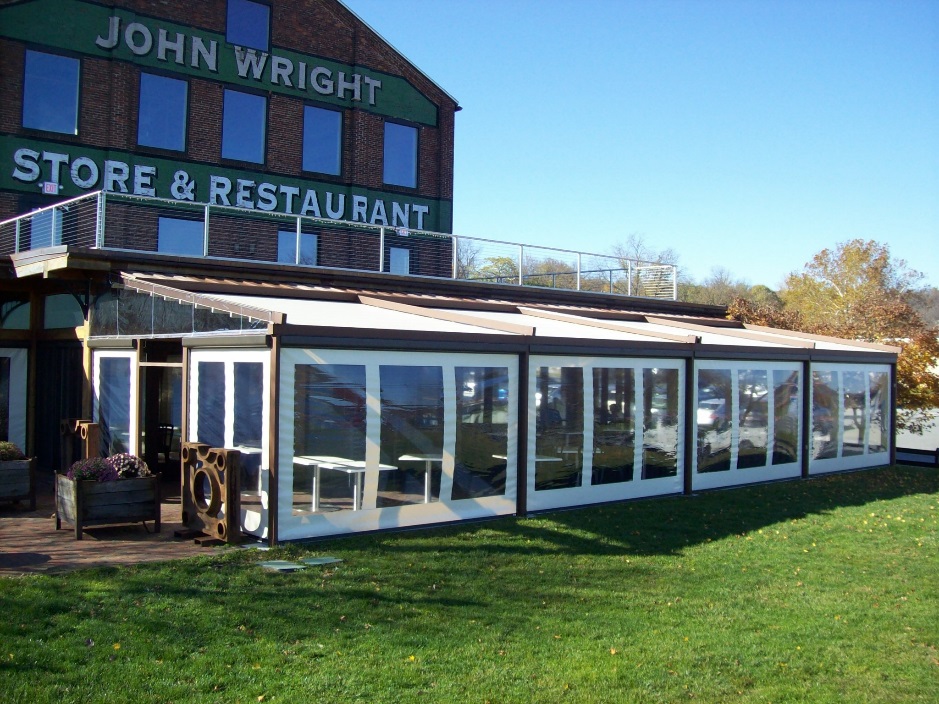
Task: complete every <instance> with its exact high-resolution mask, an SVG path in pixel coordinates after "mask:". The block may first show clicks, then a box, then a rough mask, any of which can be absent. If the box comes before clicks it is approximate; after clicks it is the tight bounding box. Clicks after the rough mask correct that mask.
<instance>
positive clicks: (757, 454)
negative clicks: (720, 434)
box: [737, 369, 769, 469]
mask: <svg viewBox="0 0 939 704" xmlns="http://www.w3.org/2000/svg"><path fill="white" fill-rule="evenodd" d="M768 394H769V389H768V385H767V380H766V371H765V370H763V369H753V370H741V371H738V372H737V402H738V403H737V413H738V421H739V426H738V441H737V469H743V468H746V467H765V466H766V454H767V448H766V443H767V440H768V439H769V438H768V436H769V402H768Z"/></svg>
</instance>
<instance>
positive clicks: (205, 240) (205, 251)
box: [202, 203, 212, 257]
mask: <svg viewBox="0 0 939 704" xmlns="http://www.w3.org/2000/svg"><path fill="white" fill-rule="evenodd" d="M211 207H212V206H210V205H209V204H208V203H206V204H205V218H204V219H203V223H202V224H203V230H202V256H203V257H208V256H209V208H211Z"/></svg>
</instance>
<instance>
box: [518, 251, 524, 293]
mask: <svg viewBox="0 0 939 704" xmlns="http://www.w3.org/2000/svg"><path fill="white" fill-rule="evenodd" d="M524 257H525V246H524V245H521V244H520V245H519V246H518V285H519V286H522V285H524V283H525V279H524V277H523V275H522V260H523V259H524Z"/></svg>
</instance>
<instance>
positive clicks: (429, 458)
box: [398, 454, 443, 504]
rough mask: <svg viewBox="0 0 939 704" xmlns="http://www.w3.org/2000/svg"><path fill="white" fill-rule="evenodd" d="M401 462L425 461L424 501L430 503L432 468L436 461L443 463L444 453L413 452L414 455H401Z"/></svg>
mask: <svg viewBox="0 0 939 704" xmlns="http://www.w3.org/2000/svg"><path fill="white" fill-rule="evenodd" d="M398 461H399V462H423V463H424V467H423V470H424V503H425V504H429V503H430V498H431V497H430V487H431V476H432V474H431V468H432V467H433V463H434V462H440V463H441V465H442V464H443V455H434V454H429V455H424V454H413V455H401V456H400V457H399V458H398Z"/></svg>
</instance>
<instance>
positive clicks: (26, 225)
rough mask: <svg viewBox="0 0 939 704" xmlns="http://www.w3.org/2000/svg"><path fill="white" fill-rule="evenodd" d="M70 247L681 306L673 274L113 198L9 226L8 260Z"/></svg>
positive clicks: (46, 211)
mask: <svg viewBox="0 0 939 704" xmlns="http://www.w3.org/2000/svg"><path fill="white" fill-rule="evenodd" d="M61 245H67V246H74V247H85V248H91V249H99V250H113V251H121V252H147V253H150V254H161V255H165V256H168V257H174V256H187V257H192V256H196V257H203V258H206V259H214V260H222V261H232V262H244V263H246V264H247V263H257V262H266V263H278V262H279V263H284V264H290V265H295V266H308V267H311V268H318V269H334V270H345V271H363V272H386V273H391V274H400V275H405V276H416V277H421V276H423V277H433V278H438V279H451V280H462V281H476V282H482V283H490V284H493V285H502V286H531V287H540V288H551V289H563V290H568V291H590V292H597V293H609V294H614V295H622V296H640V297H646V298H659V299H666V300H675V299H676V298H677V278H676V269H675V267H674V266H671V265H666V264H656V263H651V262H640V261H634V260H628V259H621V258H619V257H614V256H610V255H603V254H592V253H588V252H578V251H574V250H566V249H557V248H550V247H539V246H534V245H525V244H517V243H511V242H502V241H498V240H491V239H483V238H477V237H463V236H458V235H452V234H446V233H439V232H429V231H424V230H408V229H405V228H393V227H383V226H379V225H372V224H368V223H365V222H352V221H345V220H329V219H321V218H312V217H305V216H300V215H286V214H280V213H273V212H265V211H261V210H256V209H248V208H238V207H232V206H221V205H209V204H205V203H188V202H185V203H184V202H179V201H173V200H164V199H159V198H148V197H142V196H129V195H124V194H118V193H110V192H104V191H99V192H96V193H91V194H88V195H85V196H81V197H79V198H75V199H72V200H68V201H64V202H62V203H58V204H56V205H54V206H50V207H47V208H43V209H41V210H36V211H33V212H31V213H29V214H27V215H22V216H20V217H17V218H13V219H10V220H5V221H3V222H0V254H14V253H20V252H26V251H30V250H37V249H42V248H46V247H52V246H61Z"/></svg>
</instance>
